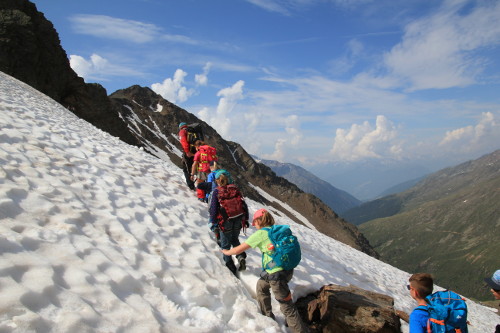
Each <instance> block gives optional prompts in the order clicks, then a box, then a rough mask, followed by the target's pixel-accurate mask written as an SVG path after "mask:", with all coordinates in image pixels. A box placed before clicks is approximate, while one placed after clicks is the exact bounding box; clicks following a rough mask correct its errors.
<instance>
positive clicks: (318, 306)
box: [296, 285, 401, 333]
mask: <svg viewBox="0 0 500 333" xmlns="http://www.w3.org/2000/svg"><path fill="white" fill-rule="evenodd" d="M296 305H297V308H298V309H299V313H300V314H301V316H302V318H303V320H304V321H305V322H306V323H307V324H308V325H309V328H310V331H311V333H316V332H317V333H320V332H321V333H329V332H335V333H337V332H344V333H351V332H352V333H369V332H373V333H375V332H378V333H392V332H401V323H400V321H399V317H398V315H397V314H396V311H395V310H394V299H393V298H392V297H389V296H386V295H382V294H378V293H374V292H371V291H367V290H363V289H360V288H357V287H354V286H349V287H342V286H337V285H327V286H323V287H322V288H321V289H320V290H319V291H318V292H316V293H313V294H310V295H308V296H306V297H303V298H300V299H298V300H297V303H296Z"/></svg>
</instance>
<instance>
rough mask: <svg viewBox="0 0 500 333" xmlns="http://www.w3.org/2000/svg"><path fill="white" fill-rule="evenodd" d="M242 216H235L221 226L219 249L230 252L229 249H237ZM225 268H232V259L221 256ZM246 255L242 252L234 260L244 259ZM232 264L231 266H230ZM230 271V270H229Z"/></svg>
mask: <svg viewBox="0 0 500 333" xmlns="http://www.w3.org/2000/svg"><path fill="white" fill-rule="evenodd" d="M242 219H243V216H237V217H234V218H232V219H228V220H227V221H226V222H224V223H223V224H222V228H223V230H221V233H220V247H221V248H222V249H224V250H230V249H231V247H237V246H238V245H240V240H239V238H238V237H239V235H240V231H241V227H242V222H243V221H242ZM222 257H223V258H224V262H225V263H226V266H228V267H232V266H234V263H233V259H232V258H231V256H226V255H225V254H223V255H222ZM246 257H247V254H246V253H245V252H242V253H240V254H238V255H237V256H236V258H238V259H239V258H246ZM231 263H232V265H231ZM230 269H231V268H230Z"/></svg>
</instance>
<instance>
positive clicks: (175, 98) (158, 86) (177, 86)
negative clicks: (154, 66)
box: [151, 68, 194, 103]
mask: <svg viewBox="0 0 500 333" xmlns="http://www.w3.org/2000/svg"><path fill="white" fill-rule="evenodd" d="M186 75H187V73H186V72H184V71H183V70H182V69H180V68H179V69H177V70H176V71H175V73H174V77H173V78H166V79H165V80H164V81H163V83H153V84H152V85H151V89H152V90H153V91H154V92H155V93H157V94H159V95H161V96H162V97H163V98H165V99H166V100H168V101H169V102H171V103H182V102H185V101H187V99H188V98H189V97H191V96H192V95H193V94H194V90H193V89H188V88H186V87H185V86H183V84H184V78H185V77H186Z"/></svg>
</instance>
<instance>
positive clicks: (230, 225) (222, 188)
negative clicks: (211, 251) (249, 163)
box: [209, 169, 248, 275]
mask: <svg viewBox="0 0 500 333" xmlns="http://www.w3.org/2000/svg"><path fill="white" fill-rule="evenodd" d="M215 178H216V180H215V181H216V183H217V185H218V186H217V187H216V188H215V189H214V190H213V191H212V201H211V202H210V208H209V213H210V223H211V227H210V229H211V230H212V231H213V232H214V233H215V234H216V235H217V234H218V233H220V247H221V248H222V249H226V250H229V249H230V248H231V247H236V246H238V245H240V240H239V239H238V236H239V234H240V231H241V229H242V228H244V229H246V227H247V226H248V222H247V221H248V207H247V204H246V203H245V200H244V199H243V196H242V195H241V193H240V191H239V190H238V188H237V187H236V185H234V184H232V181H231V176H230V175H229V173H228V172H227V171H226V170H223V169H221V170H218V171H217V173H216V176H215ZM230 182H231V183H230ZM246 257H247V254H246V253H245V252H243V251H240V252H239V253H238V255H237V256H236V259H237V260H238V263H239V267H238V270H239V271H243V270H245V269H246V261H245V258H246ZM223 259H224V262H225V263H226V266H227V268H229V270H230V271H231V272H232V273H233V274H234V275H236V271H237V269H236V265H235V264H234V262H233V258H232V257H231V255H226V254H224V255H223Z"/></svg>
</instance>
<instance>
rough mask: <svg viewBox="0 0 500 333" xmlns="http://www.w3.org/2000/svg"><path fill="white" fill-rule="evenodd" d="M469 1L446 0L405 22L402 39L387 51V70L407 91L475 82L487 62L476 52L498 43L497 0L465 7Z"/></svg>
mask: <svg viewBox="0 0 500 333" xmlns="http://www.w3.org/2000/svg"><path fill="white" fill-rule="evenodd" d="M467 5H468V2H467V1H445V2H444V5H443V6H442V8H441V9H440V10H439V11H437V12H436V13H435V14H433V15H431V16H429V17H424V18H422V19H419V20H416V21H413V22H412V23H410V24H408V25H407V26H406V28H405V34H404V36H403V40H402V42H401V43H399V44H398V45H396V46H395V47H394V48H393V49H392V50H391V51H390V52H388V53H387V54H386V55H385V65H386V66H387V69H388V71H389V72H390V74H389V75H393V76H395V77H398V78H399V79H400V80H401V81H400V83H402V84H404V85H406V86H407V87H408V88H409V90H422V89H443V88H450V87H463V86H467V85H470V84H473V83H475V82H476V80H477V78H478V75H479V74H480V73H482V72H483V71H484V69H485V66H486V63H485V60H484V59H482V58H481V56H479V54H478V52H479V51H481V50H482V49H484V48H485V47H491V46H493V45H499V44H500V25H499V24H498V18H499V17H500V2H498V1H491V2H483V3H480V5H478V6H476V7H473V8H472V9H471V10H470V11H465V10H464V7H465V6H467ZM464 13H465V14H464Z"/></svg>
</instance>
